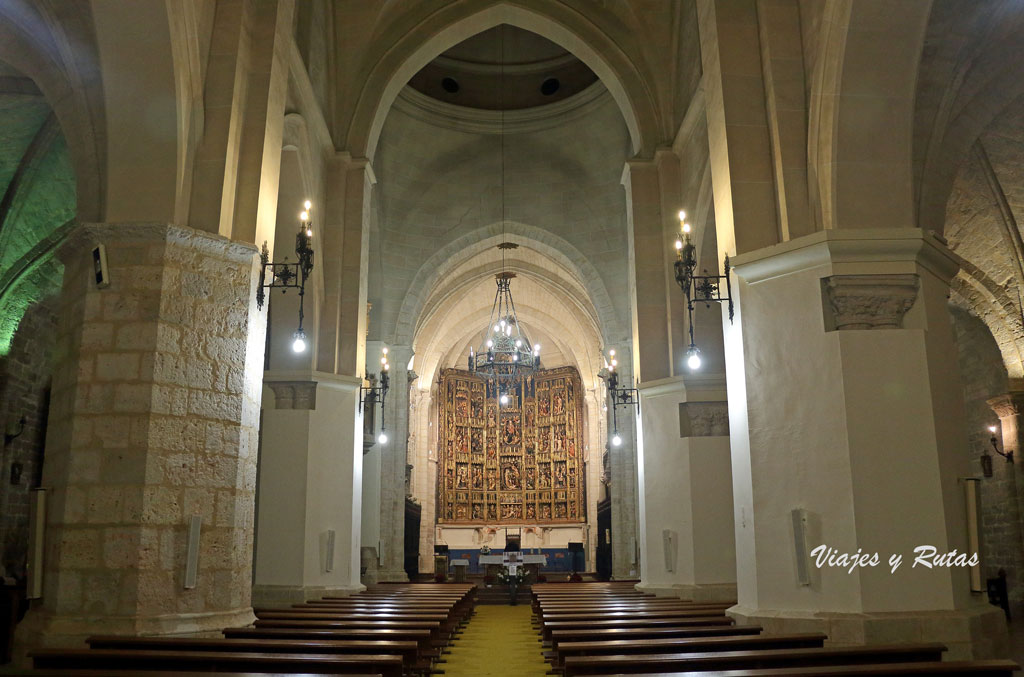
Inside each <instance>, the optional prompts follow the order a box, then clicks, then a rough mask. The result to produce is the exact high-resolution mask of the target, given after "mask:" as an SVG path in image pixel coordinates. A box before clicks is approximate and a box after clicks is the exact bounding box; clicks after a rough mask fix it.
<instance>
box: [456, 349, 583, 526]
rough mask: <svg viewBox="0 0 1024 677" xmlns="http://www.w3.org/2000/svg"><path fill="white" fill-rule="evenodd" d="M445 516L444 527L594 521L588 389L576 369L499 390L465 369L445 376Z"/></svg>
mask: <svg viewBox="0 0 1024 677" xmlns="http://www.w3.org/2000/svg"><path fill="white" fill-rule="evenodd" d="M441 394H442V397H441V408H440V411H439V413H438V418H439V424H438V428H439V429H438V448H439V449H440V458H439V463H438V482H437V487H438V490H437V493H438V511H437V515H438V518H437V521H438V523H441V524H482V523H485V522H486V523H492V524H493V523H499V522H500V523H502V524H517V523H521V524H538V523H545V524H546V523H564V524H568V523H580V522H584V521H585V520H586V510H585V507H584V506H585V505H586V503H585V500H586V496H585V489H584V487H585V481H584V474H583V473H584V466H583V424H582V422H583V402H582V395H583V390H582V387H581V381H580V375H579V372H578V371H577V370H576V369H575V368H574V367H560V368H558V369H541V370H538V371H536V372H534V373H533V374H530V375H527V376H523V377H522V378H520V379H518V380H516V381H515V382H514V387H513V388H512V389H511V390H510V392H508V393H507V394H508V395H509V401H508V404H504V405H502V404H500V403H499V399H498V398H499V393H498V388H497V384H496V383H495V382H494V381H493V380H492V381H490V382H488V381H486V380H484V379H483V378H482V377H480V376H477V375H475V374H472V373H470V372H468V371H464V370H461V369H446V370H444V371H443V372H442V374H441Z"/></svg>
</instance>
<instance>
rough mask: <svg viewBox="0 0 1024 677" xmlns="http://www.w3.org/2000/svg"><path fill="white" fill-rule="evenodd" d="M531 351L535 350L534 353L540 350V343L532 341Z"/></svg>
mask: <svg viewBox="0 0 1024 677" xmlns="http://www.w3.org/2000/svg"><path fill="white" fill-rule="evenodd" d="M533 352H535V353H539V352H540V344H539V343H534V344H533Z"/></svg>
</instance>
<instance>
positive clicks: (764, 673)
mask: <svg viewBox="0 0 1024 677" xmlns="http://www.w3.org/2000/svg"><path fill="white" fill-rule="evenodd" d="M1016 670H1020V666H1019V665H1017V664H1016V663H1014V662H1013V661H1007V660H979V661H940V662H920V663H880V664H865V665H836V666H816V667H806V668H764V669H759V670H723V671H718V672H715V673H714V677H801V676H802V675H806V676H807V677H883V676H884V677H899V676H901V675H985V677H1013V673H1014V671H1016ZM601 677H613V675H603V676H601ZM658 677H710V675H709V674H708V673H707V672H659V673H658Z"/></svg>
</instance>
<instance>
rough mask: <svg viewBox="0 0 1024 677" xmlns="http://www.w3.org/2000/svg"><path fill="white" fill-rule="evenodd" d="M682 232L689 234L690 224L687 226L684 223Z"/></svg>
mask: <svg viewBox="0 0 1024 677" xmlns="http://www.w3.org/2000/svg"><path fill="white" fill-rule="evenodd" d="M683 232H684V233H689V232H690V224H688V223H684V224H683Z"/></svg>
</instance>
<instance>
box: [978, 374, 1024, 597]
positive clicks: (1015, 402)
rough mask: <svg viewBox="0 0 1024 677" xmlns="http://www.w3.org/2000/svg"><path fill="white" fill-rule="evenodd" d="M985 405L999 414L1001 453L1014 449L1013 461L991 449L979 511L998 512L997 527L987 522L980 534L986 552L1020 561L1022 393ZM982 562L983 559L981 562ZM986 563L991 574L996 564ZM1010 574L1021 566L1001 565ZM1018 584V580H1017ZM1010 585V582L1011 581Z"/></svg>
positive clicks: (1023, 531) (1023, 532)
mask: <svg viewBox="0 0 1024 677" xmlns="http://www.w3.org/2000/svg"><path fill="white" fill-rule="evenodd" d="M1011 385H1019V382H1011ZM988 406H990V407H992V411H993V412H995V414H996V416H998V417H999V423H1000V434H999V436H1000V438H1001V439H1002V451H1003V453H1010V452H1013V463H1007V462H1006V459H1004V458H1002V457H1001V456H998V455H997V454H995V453H994V452H992V451H989V453H991V454H992V456H993V458H992V477H990V478H986V479H983V480H982V482H983V484H982V487H983V489H982V492H981V502H982V512H983V513H992V514H993V515H998V518H997V520H998V522H997V524H998V526H997V525H987V526H988V528H987V529H985V533H983V537H984V538H985V540H986V545H987V547H986V550H988V552H990V553H991V552H998V551H1003V552H1007V553H1014V552H1016V553H1018V555H1017V557H1016V558H1014V557H1013V556H1012V555H1011V557H1009V558H1007V559H1009V560H1010V562H1013V561H1014V560H1015V559H1016V560H1017V561H1019V558H1020V557H1021V556H1022V554H1021V552H1022V551H1021V544H1022V543H1024V519H1021V516H1022V515H1024V473H1022V472H1021V471H1019V470H1018V469H1017V468H1018V466H1019V464H1020V463H1024V460H1022V456H1021V445H1020V442H1021V439H1020V435H1021V423H1022V421H1021V415H1022V414H1024V392H1022V391H1020V390H1014V391H1011V392H1009V393H1007V394H1005V395H1000V396H999V397H993V398H992V399H990V400H989V401H988ZM982 565H983V566H984V565H985V562H984V561H982ZM989 566H990V567H991V569H989V571H992V572H993V573H994V572H996V571H998V569H999V567H992V563H991V562H989ZM1002 568H1005V569H1007V572H1008V573H1009V574H1010V580H1011V581H1012V580H1013V579H1014V577H1015V574H1016V578H1017V580H1018V581H1019V580H1020V576H1021V574H1022V573H1024V572H1021V571H1020V569H1018V570H1017V571H1013V569H1014V568H1015V567H1012V566H1004V567H1002ZM1018 585H1019V583H1018ZM1011 586H1012V583H1011Z"/></svg>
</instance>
